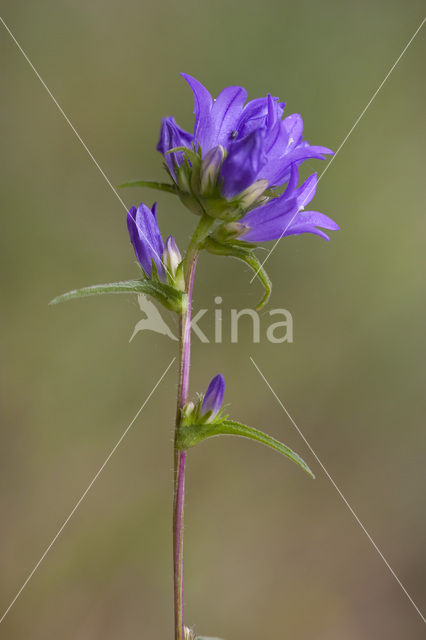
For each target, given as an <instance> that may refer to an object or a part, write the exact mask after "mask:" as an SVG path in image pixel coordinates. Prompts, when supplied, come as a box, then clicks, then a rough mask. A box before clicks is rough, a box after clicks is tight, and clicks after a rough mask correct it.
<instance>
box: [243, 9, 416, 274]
mask: <svg viewBox="0 0 426 640" xmlns="http://www.w3.org/2000/svg"><path fill="white" fill-rule="evenodd" d="M425 22H426V18H423V20H422V21H421V23H420V24H419V26H418V27H417V29H416V30H415V32H414V33H413V35H412V36H411V38H410V39H409V41H408V42H407V44H406V45H405V47H404V48H403V50H402V51H401V53H400V54H399V56H398V57H397V59H396V60H395V62H394V63H393V65H392V66H391V68H390V69H389V71H388V72H387V74H386V75H385V77H384V78H383V80H382V82H381V83H380V84H379V86H378V87H377V89H376V91H375V92H374V93H373V95H372V96H371V98H370V100H369V101H368V102H367V104H366V105H365V107H364V109H363V110H362V111H361V113H360V114H359V116H358V118H357V119H356V120H355V122H354V123H353V125H352V127H351V128H350V129H349V131H348V133H347V134H346V136H345V137H344V138H343V140H342V142H341V143H340V145H339V147H338V149H337V151H336V153H335V154H334V156H333V157H332V158H331V160H330V162H329V163H328V164H327V166H326V167H325V169H324V171H322V173H321V175H320V176H319V178H318V180H317V185H318V184H319V183H320V180H321V179H322V178H323V177H324V176H325V174H326V173H327V171H328V170H329V168H330V167H331V165H332V164H333V162H334V161H335V159H336V158H337V156H338V155H339V153H340V151H341V150H342V148H343V147H344V146H345V144H346V142H347V141H348V140H349V138H350V136H351V135H352V133H353V131H354V129H355V128H356V127H357V126H358V124H359V123H360V121H361V120H362V118H363V117H364V116H365V114H366V112H367V110H368V109H369V107H370V106H371V104H372V103H373V101H374V100H375V98H376V97H377V95H378V94H379V92H380V91H381V89H382V88H383V85H384V84H385V82H386V81H387V79H388V78H389V76H390V75H391V73H392V71H393V70H394V69H395V67H396V65H397V64H398V63H399V62H400V60H401V58H402V57H403V56H404V54H405V53H406V51H407V49H408V47H409V46H410V45H411V43H412V42H413V40H414V38H415V37H416V36H417V34H418V33H419V31H420V29H421V28H422V27H423V25H424V23H425ZM314 188H315V186H314V187H312V189H311V190H310V191H309V192H308V195H307V196H306V199H308V198H309V196H310V195H311V193H312V191H313V190H314ZM299 212H300V209H299V211H297V212H296V213H295V214H294V216H293V217H292V218H291V220H290V222H289V223H288V224H287V226H286V227H285V229H284V231H283V232H282V234H281V235H280V237H279V238H278V240H276V241H275V242H274V245H273V247H272V249H270V251H269V253H268V255H267V256H266V258H265V259H264V261H263V262H262V264H261V265H260V267H259V268H258V270H257V271H256V273H255V274H254V276H253V277H252V279H251V280H250V284H251V283H252V282H253V280H254V279H255V278H256V276H257V274H258V273H259V271H260V270H261V269H262V268H263V265H264V264H265V262H266V261H267V260H269V258H270V256H271V254H272V252H273V251H275V249H276V248H277V246H278V243H279V242H280V240H281V239H282V237H283V236H284V234H285V232H286V231H287V229H288V228H289V226H290V225H291V224H292V222H293V221H294V219H295V218H296V217H297V215H298V214H299Z"/></svg>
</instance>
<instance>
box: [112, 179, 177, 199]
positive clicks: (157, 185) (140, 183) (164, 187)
mask: <svg viewBox="0 0 426 640" xmlns="http://www.w3.org/2000/svg"><path fill="white" fill-rule="evenodd" d="M124 187H147V188H148V189H156V190H157V191H166V192H167V193H174V194H175V195H177V190H176V187H175V185H173V184H168V183H167V182H152V181H149V180H148V181H147V180H133V181H131V182H123V184H119V185H118V187H117V189H124Z"/></svg>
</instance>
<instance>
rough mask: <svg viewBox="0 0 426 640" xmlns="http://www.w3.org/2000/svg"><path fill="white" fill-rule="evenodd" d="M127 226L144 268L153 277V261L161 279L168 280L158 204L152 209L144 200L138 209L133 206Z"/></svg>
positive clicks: (137, 255) (128, 215) (149, 276)
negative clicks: (158, 221) (163, 257)
mask: <svg viewBox="0 0 426 640" xmlns="http://www.w3.org/2000/svg"><path fill="white" fill-rule="evenodd" d="M127 228H128V230H129V236H130V242H131V243H132V245H133V248H134V250H135V254H136V257H137V259H138V261H139V264H140V265H141V267H142V269H143V270H144V272H145V273H146V275H147V276H148V278H152V261H154V264H155V265H156V267H157V273H158V277H159V278H160V280H163V281H165V280H166V274H165V271H164V266H163V263H162V255H163V250H164V245H163V239H162V237H161V233H160V229H159V227H158V223H157V216H156V204H154V205H153V207H152V210H150V209H149V208H148V207H147V206H146V205H145V204H143V202H141V204H140V205H139V207H138V208H137V209H136V208H135V207H132V208H131V209H130V210H129V213H128V214H127Z"/></svg>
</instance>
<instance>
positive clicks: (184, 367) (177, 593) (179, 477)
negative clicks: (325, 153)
mask: <svg viewBox="0 0 426 640" xmlns="http://www.w3.org/2000/svg"><path fill="white" fill-rule="evenodd" d="M212 224H213V220H212V219H211V218H208V217H207V216H204V217H203V218H201V220H200V223H199V225H198V227H197V229H196V230H195V233H194V235H193V237H192V239H191V242H190V244H189V247H188V251H187V253H186V256H185V263H184V264H185V290H186V292H187V294H188V308H187V310H186V311H185V312H184V313H182V315H181V316H180V319H179V325H180V327H179V382H178V395H177V409H176V427H175V443H174V503H173V567H174V571H173V573H174V610H175V640H184V617H183V520H184V501H185V462H186V451H182V450H180V449H179V448H178V446H177V437H176V436H177V433H178V430H179V427H180V422H181V410H182V407H183V406H184V404H185V403H186V402H187V400H188V389H189V372H190V363H191V311H192V291H193V287H194V276H195V268H196V265H197V260H198V247H199V245H200V244H201V242H202V241H203V240H204V238H205V237H206V235H207V233H208V231H209V229H210V227H211V225H212Z"/></svg>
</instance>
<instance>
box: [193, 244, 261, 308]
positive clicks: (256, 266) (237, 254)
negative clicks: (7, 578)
mask: <svg viewBox="0 0 426 640" xmlns="http://www.w3.org/2000/svg"><path fill="white" fill-rule="evenodd" d="M203 247H204V248H205V249H206V250H207V251H208V252H209V253H214V254H216V255H220V256H231V257H232V258H238V259H239V260H242V261H243V262H245V263H246V264H248V266H249V267H250V268H251V269H253V271H254V272H255V275H256V276H257V277H258V278H259V280H260V281H261V283H262V284H263V286H264V288H265V294H264V296H263V298H262V299H261V301H260V302H259V304H258V305H257V307H256V309H257V310H259V309H261V308H262V307H263V306H265V304H266V303H267V302H268V300H269V297H270V295H271V290H272V283H271V281H270V279H269V276H268V274H267V273H266V271H265V269H264V268H263V267H262V265H261V263H260V261H259V259H258V258H256V256H255V255H254V253H253V251H252V250H251V248H250V247H249V248H247V247H244V246H242V243H236V242H232V243H227V242H226V243H225V242H219V240H215V239H214V238H212V237H211V236H209V237H208V238H206V240H205V241H204V244H203Z"/></svg>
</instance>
